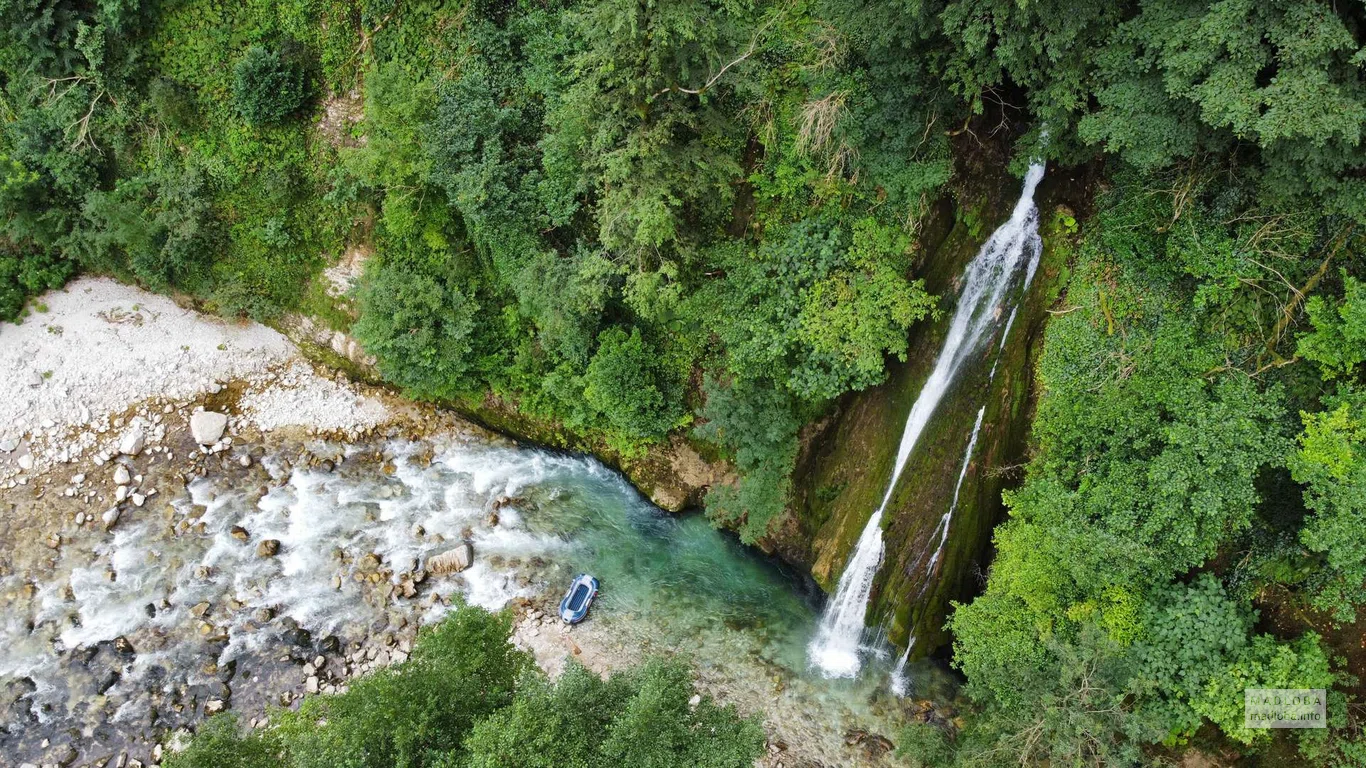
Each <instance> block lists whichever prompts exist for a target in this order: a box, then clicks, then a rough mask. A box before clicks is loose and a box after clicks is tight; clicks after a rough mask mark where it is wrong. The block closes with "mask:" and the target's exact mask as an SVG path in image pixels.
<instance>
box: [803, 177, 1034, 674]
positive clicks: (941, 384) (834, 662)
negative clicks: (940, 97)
mask: <svg viewBox="0 0 1366 768" xmlns="http://www.w3.org/2000/svg"><path fill="white" fill-rule="evenodd" d="M1043 174H1044V165H1043V163H1034V164H1032V165H1030V166H1029V171H1028V172H1027V173H1026V174H1025V180H1024V190H1023V192H1021V194H1020V199H1019V200H1018V201H1017V202H1016V203H1015V208H1014V210H1013V211H1012V212H1011V215H1010V220H1009V221H1007V222H1006V223H1005V224H1002V225H1001V226H1000V228H998V229H997V230H996V231H995V232H993V233H992V234H991V237H990V238H989V239H988V240H987V242H986V243H985V244H984V245H983V246H982V248H981V250H980V251H978V252H977V255H976V256H975V257H973V259H972V261H971V262H969V263H968V266H967V269H966V270H964V273H963V280H962V284H963V290H962V294H961V295H960V296H959V299H958V306H957V308H956V309H955V310H954V314H953V318H952V320H951V321H950V324H949V331H948V335H947V337H946V338H945V339H944V348H943V349H942V350H940V352H939V357H938V358H937V359H936V360H935V363H934V370H933V371H931V372H930V376H929V378H928V379H927V380H926V381H925V386H924V387H923V388H922V389H921V390H920V394H919V396H917V397H916V400H915V403H914V404H913V405H912V406H911V412H910V414H909V415H908V416H907V417H906V427H905V430H904V431H903V432H902V436H901V444H900V446H899V447H898V448H897V453H896V464H895V465H894V466H893V469H892V476H891V478H890V479H889V480H888V481H887V490H886V492H885V493H884V494H883V497H882V503H881V504H879V505H878V508H877V510H876V511H875V512H874V513H873V516H872V517H870V518H869V519H868V524H867V525H866V526H865V527H864V529H863V533H862V534H861V535H860V536H859V539H858V544H857V545H856V546H855V548H854V553H853V555H851V556H850V558H849V563H848V564H847V565H846V566H845V568H844V573H843V574H842V575H841V576H840V580H839V586H838V587H837V588H836V589H835V595H834V597H832V598H831V599H830V603H829V605H828V606H827V607H826V609H825V614H824V616H822V617H821V624H820V627H819V629H818V630H817V632H816V636H815V638H814V639H812V641H811V645H810V647H809V648H808V649H807V652H808V657H809V659H810V661H811V663H812V665H813V666H815V667H816V668H817V669H818V670H819V671H820V672H821V673H822V674H823V675H825V676H826V677H853V676H855V675H856V674H858V671H859V668H860V667H861V666H862V663H863V662H862V659H861V658H860V652H861V648H862V641H863V633H864V621H865V614H866V613H867V611H868V597H869V594H870V593H871V592H872V589H873V579H874V578H875V577H876V576H877V571H878V566H880V565H881V564H882V556H883V543H882V515H883V513H884V512H885V511H886V510H887V504H888V503H889V502H890V501H891V498H892V492H893V490H895V488H896V481H897V479H898V478H899V477H900V476H901V470H902V469H903V468H904V467H905V466H906V460H907V459H908V458H909V457H910V455H911V451H912V449H914V448H915V444H916V441H917V440H918V439H919V438H920V434H921V432H923V431H924V429H925V425H926V424H927V423H929V420H930V416H932V415H933V414H934V410H935V408H936V407H937V406H938V405H939V402H940V400H942V399H943V398H944V394H945V393H946V392H948V390H949V387H950V385H952V383H953V381H954V378H955V376H956V375H957V374H958V372H959V370H960V369H961V368H962V367H963V364H964V362H966V361H967V360H968V359H970V358H971V356H972V354H973V352H974V351H975V350H976V349H977V348H978V347H979V345H980V344H981V342H982V340H983V339H984V338H986V337H987V336H988V332H989V331H990V330H991V329H993V328H994V327H996V326H997V325H999V323H1000V318H1001V317H1003V316H1005V315H1007V314H1008V315H1009V316H1010V317H1011V318H1012V319H1013V318H1014V312H1013V311H1011V312H1009V313H1007V312H1006V311H1005V309H1006V304H1007V303H1008V302H1010V301H1013V300H1015V299H1017V298H1018V297H1020V296H1022V295H1023V294H1024V291H1025V289H1027V288H1028V287H1029V284H1030V282H1031V281H1032V280H1033V279H1034V271H1035V270H1036V269H1037V268H1038V266H1039V256H1040V254H1041V253H1042V250H1043V247H1042V241H1041V240H1040V238H1039V211H1038V208H1037V207H1036V206H1035V205H1034V189H1035V188H1036V187H1037V186H1038V185H1039V182H1040V181H1041V180H1042V179H1043ZM1021 268H1023V270H1022V269H1021ZM1022 271H1023V273H1024V274H1023V275H1021V274H1020V273H1021V272H1022ZM1021 278H1022V280H1023V282H1022V284H1021V287H1020V289H1019V290H1018V291H1012V290H1011V289H1012V287H1013V286H1015V285H1016V284H1017V283H1020V281H1021ZM947 535H948V532H947V531H944V532H943V536H945V537H947Z"/></svg>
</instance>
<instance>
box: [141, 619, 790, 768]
mask: <svg viewBox="0 0 1366 768" xmlns="http://www.w3.org/2000/svg"><path fill="white" fill-rule="evenodd" d="M511 631H512V622H511V617H510V616H508V615H507V614H490V613H488V612H486V611H483V610H482V609H479V608H472V607H460V608H458V609H456V610H455V611H454V612H453V613H452V614H451V615H450V616H448V617H446V619H445V620H443V621H442V622H441V623H440V624H437V625H436V626H435V627H433V628H432V629H430V630H424V632H423V633H422V634H421V635H420V636H419V637H418V642H417V644H416V646H415V647H414V649H413V655H412V657H411V658H409V659H408V660H407V661H405V662H403V663H401V664H397V665H394V666H392V667H388V668H386V669H383V670H380V671H378V672H375V673H373V674H371V675H367V676H365V677H361V678H357V679H356V680H354V681H352V683H351V684H350V686H349V687H348V689H347V691H346V692H345V693H342V694H337V695H333V696H312V697H309V698H308V699H306V700H305V701H304V703H303V705H302V706H301V707H300V708H299V709H298V710H297V711H293V712H290V711H283V712H279V713H277V714H275V715H274V716H273V718H272V719H274V720H276V721H277V723H278V725H276V726H275V727H273V728H271V729H268V730H265V731H253V732H251V733H249V734H248V735H245V736H243V735H240V734H239V731H238V729H237V723H236V720H235V719H233V718H232V716H231V715H224V716H218V717H215V718H212V719H210V720H209V721H208V722H207V723H206V724H205V725H204V727H202V728H200V730H199V732H198V733H197V734H196V735H195V737H194V739H193V740H192V741H191V742H190V745H189V747H188V748H187V749H186V750H185V751H183V752H179V753H174V754H171V755H169V756H168V759H167V760H168V762H167V765H168V766H169V768H271V767H275V766H278V767H279V768H321V767H322V766H329V768H362V767H370V766H374V767H376V768H378V766H384V768H391V767H393V768H420V767H421V766H442V767H453V766H469V767H470V768H495V767H496V766H507V768H535V766H556V767H557V768H559V767H560V766H565V767H566V768H568V767H581V768H592V767H595V766H607V765H638V766H657V768H673V767H676V768H692V767H693V766H699V767H701V768H742V767H744V766H749V765H752V764H753V762H754V760H755V759H756V758H757V757H759V756H760V755H761V754H762V753H763V747H764V736H763V731H762V729H761V728H760V727H759V724H758V723H757V722H756V721H755V720H753V719H746V718H741V717H740V716H739V715H738V714H737V713H736V712H735V710H734V708H733V707H730V706H726V707H721V706H718V705H717V704H716V703H715V702H714V701H712V699H711V698H710V697H703V698H702V700H701V701H700V702H699V703H698V704H696V705H695V706H693V705H691V704H690V703H689V700H690V698H691V697H692V696H693V694H694V691H695V689H694V687H693V679H692V673H691V671H690V670H689V669H688V667H687V666H686V665H684V664H682V663H680V662H678V661H665V660H653V661H649V662H647V663H645V664H644V665H642V666H640V667H638V668H635V669H631V670H627V671H624V672H618V673H617V674H615V675H613V676H612V677H611V678H609V679H607V680H603V679H602V678H600V677H598V676H597V675H595V674H593V673H592V672H589V671H588V670H586V669H584V668H583V667H582V666H580V665H579V664H577V663H575V662H571V663H570V665H569V667H568V668H567V669H566V670H565V672H564V674H563V675H561V676H560V678H559V679H558V680H557V681H555V682H554V683H551V682H549V681H548V680H546V678H545V677H544V676H543V675H542V674H541V673H540V672H539V670H537V669H536V667H535V665H534V664H533V663H532V660H531V657H530V656H528V655H527V654H526V653H525V652H523V651H519V650H517V649H516V648H515V647H514V646H513V645H512V644H511V643H510V642H509V637H510V635H511Z"/></svg>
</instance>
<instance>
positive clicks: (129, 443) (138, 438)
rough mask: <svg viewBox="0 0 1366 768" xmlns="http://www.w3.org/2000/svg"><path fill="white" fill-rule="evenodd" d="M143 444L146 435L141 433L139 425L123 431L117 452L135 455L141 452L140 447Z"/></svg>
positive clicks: (145, 441)
mask: <svg viewBox="0 0 1366 768" xmlns="http://www.w3.org/2000/svg"><path fill="white" fill-rule="evenodd" d="M145 445H147V435H146V434H144V433H143V431H142V428H141V427H134V428H132V429H130V430H128V431H127V432H124V433H123V439H121V440H119V453H121V454H123V455H124V456H136V455H138V454H139V453H142V448H143V446H145Z"/></svg>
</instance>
